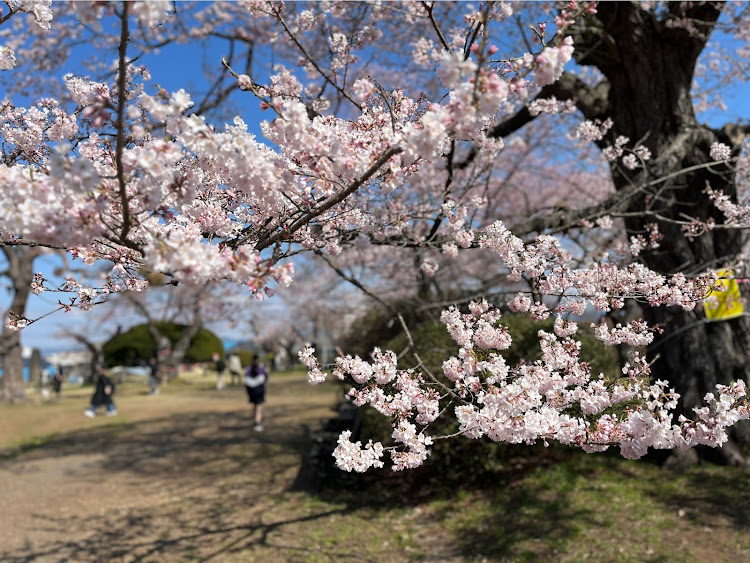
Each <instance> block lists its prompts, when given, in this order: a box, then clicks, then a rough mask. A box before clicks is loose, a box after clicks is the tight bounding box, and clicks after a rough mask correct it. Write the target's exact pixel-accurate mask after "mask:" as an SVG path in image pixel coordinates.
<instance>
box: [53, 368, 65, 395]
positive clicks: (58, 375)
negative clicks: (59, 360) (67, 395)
mask: <svg viewBox="0 0 750 563" xmlns="http://www.w3.org/2000/svg"><path fill="white" fill-rule="evenodd" d="M50 383H51V385H52V390H53V391H54V392H55V398H56V399H57V400H58V401H59V400H60V395H61V394H62V384H63V367H62V366H60V367H58V368H57V369H55V370H53V373H52V375H51V381H50Z"/></svg>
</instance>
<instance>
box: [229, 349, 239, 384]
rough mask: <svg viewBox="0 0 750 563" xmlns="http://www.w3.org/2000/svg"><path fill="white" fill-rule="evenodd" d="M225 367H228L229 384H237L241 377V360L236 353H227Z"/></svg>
mask: <svg viewBox="0 0 750 563" xmlns="http://www.w3.org/2000/svg"><path fill="white" fill-rule="evenodd" d="M227 368H229V378H230V379H229V384H230V385H235V383H236V384H237V385H239V384H240V378H241V377H242V361H241V360H240V357H239V356H238V355H237V354H229V357H228V358H227Z"/></svg>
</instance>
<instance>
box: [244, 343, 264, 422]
mask: <svg viewBox="0 0 750 563" xmlns="http://www.w3.org/2000/svg"><path fill="white" fill-rule="evenodd" d="M266 381H268V373H267V372H266V369H265V368H264V367H263V364H261V363H259V362H258V357H257V356H256V357H254V358H253V363H252V364H251V365H250V366H248V368H247V370H246V371H245V390H246V391H247V400H248V401H249V402H251V403H252V404H253V422H254V424H255V426H254V428H255V431H256V432H262V431H263V403H264V402H265V400H266Z"/></svg>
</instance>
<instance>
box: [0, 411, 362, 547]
mask: <svg viewBox="0 0 750 563" xmlns="http://www.w3.org/2000/svg"><path fill="white" fill-rule="evenodd" d="M304 409H305V407H304V406H299V407H289V408H285V409H284V411H283V414H280V415H279V417H278V420H277V421H276V423H275V424H273V425H268V426H267V428H266V430H265V431H264V432H263V433H255V432H253V429H252V426H250V424H249V417H248V412H247V410H246V409H241V410H238V411H232V412H210V411H209V412H200V413H195V414H176V415H171V416H168V417H164V418H161V419H155V420H153V419H152V420H148V421H143V422H134V423H129V424H124V425H114V426H104V427H99V428H96V429H89V430H85V431H79V432H73V433H70V434H67V435H64V436H59V437H54V438H52V439H50V440H48V441H46V442H45V443H43V444H40V445H38V446H37V447H34V448H33V449H29V450H27V451H26V452H25V453H24V454H23V456H22V458H21V457H12V456H11V457H7V458H6V459H5V460H3V461H0V468H2V469H7V470H10V471H23V470H24V469H25V468H28V467H32V466H33V465H34V463H35V462H37V463H38V462H45V461H47V462H49V461H53V460H54V461H55V462H56V463H57V462H60V463H63V460H65V459H74V458H76V457H77V456H83V458H85V459H87V460H88V461H86V463H85V465H81V466H75V465H74V466H73V468H72V470H71V471H75V472H76V474H75V475H72V477H73V478H75V479H80V480H84V481H85V480H86V479H91V489H92V490H93V491H96V487H97V485H98V484H99V483H98V481H99V480H101V476H102V474H106V475H119V476H120V479H121V480H122V481H124V482H125V483H126V485H129V486H130V487H131V488H130V490H133V487H138V488H139V492H140V493H141V494H142V496H143V498H146V499H147V501H145V502H141V501H140V500H138V499H128V498H111V497H108V495H107V492H106V490H107V489H106V488H105V489H103V490H102V492H101V493H100V494H96V493H93V499H92V503H93V504H94V506H92V507H91V511H89V512H88V513H87V514H84V515H82V514H77V515H70V514H67V515H64V516H63V515H60V516H58V515H57V514H56V513H57V511H56V510H55V509H54V507H51V509H50V510H46V509H45V510H44V511H43V513H37V514H34V515H33V516H34V521H35V522H37V523H38V525H36V526H35V528H36V530H35V531H36V532H38V533H37V536H36V537H35V541H34V545H26V546H23V547H21V548H17V549H9V548H7V547H0V560H2V561H8V562H21V561H36V560H45V561H46V560H51V561H97V560H98V561H101V560H112V559H119V560H128V561H153V560H157V559H158V558H161V557H165V556H166V557H168V558H171V559H177V560H198V561H201V560H208V559H211V558H215V557H217V556H219V555H223V556H225V557H230V558H231V554H232V553H240V552H247V550H253V549H258V548H260V549H264V548H265V549H271V548H274V545H273V542H274V541H277V540H278V537H277V536H278V534H276V532H278V530H280V529H282V528H283V527H285V526H292V525H295V524H300V523H304V522H310V521H317V520H326V519H328V518H331V517H332V516H335V515H339V514H346V513H347V512H349V510H350V509H349V508H347V507H343V508H342V507H334V508H328V507H322V508H321V509H319V510H315V511H309V510H308V511H306V512H305V513H304V514H299V513H297V514H294V513H289V512H288V513H286V514H282V515H280V516H277V515H269V513H268V512H267V511H266V509H267V508H268V507H271V506H273V505H274V501H275V499H277V498H279V497H280V496H282V495H283V494H284V492H285V491H286V490H287V489H289V483H290V480H291V479H292V478H293V473H292V474H291V475H289V471H290V469H291V470H292V472H293V471H294V469H295V468H296V467H298V466H299V463H300V459H301V458H302V457H303V456H304V455H306V453H307V451H308V450H309V446H310V430H309V428H308V427H306V426H305V425H304V424H299V423H296V424H294V423H291V421H294V420H295V419H296V418H297V417H298V416H299V414H300V412H301V411H304ZM287 419H288V420H289V421H290V423H289V424H285V420H287ZM88 454H96V456H95V457H93V458H91V457H89V455H88ZM92 459H93V460H94V461H92ZM60 508H62V507H60ZM45 534H47V536H46V537H47V538H49V539H40V538H43V537H45ZM274 534H275V535H274ZM271 536H273V538H272V539H269V537H271ZM60 537H63V538H65V539H62V540H60V539H59V538H60ZM276 547H278V546H276ZM285 549H290V550H297V551H300V553H301V556H303V557H304V553H305V552H306V551H310V553H311V554H314V553H315V552H314V550H312V551H311V550H308V549H307V548H305V547H304V546H296V547H295V546H294V545H291V546H286V548H285ZM326 556H327V557H339V556H340V557H341V558H345V557H346V554H345V553H339V554H337V553H336V552H335V551H331V550H330V549H329V550H328V551H326Z"/></svg>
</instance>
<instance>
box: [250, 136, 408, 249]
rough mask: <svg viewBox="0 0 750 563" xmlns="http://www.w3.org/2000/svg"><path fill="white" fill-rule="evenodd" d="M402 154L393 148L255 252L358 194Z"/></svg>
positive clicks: (259, 245)
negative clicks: (374, 176)
mask: <svg viewBox="0 0 750 563" xmlns="http://www.w3.org/2000/svg"><path fill="white" fill-rule="evenodd" d="M401 152H403V149H402V148H400V147H391V148H390V149H388V150H387V151H386V152H385V153H383V154H382V155H381V156H380V158H378V159H377V160H376V161H375V162H374V163H373V165H372V166H370V168H368V169H367V171H366V172H365V173H364V174H363V175H362V176H361V177H360V178H359V179H357V180H355V181H354V182H352V183H351V184H350V185H349V186H348V187H347V188H346V189H345V190H342V191H341V192H339V194H338V195H336V196H334V197H332V198H330V199H327V200H325V201H324V202H323V203H322V204H321V205H320V206H319V207H316V208H315V209H312V210H311V211H309V212H308V213H306V214H305V215H304V216H302V217H300V218H299V219H297V220H296V221H295V222H294V223H292V224H291V225H290V226H288V227H286V228H285V229H283V230H277V231H276V232H275V233H273V234H272V235H270V236H268V237H266V238H264V239H262V240H259V241H258V243H257V244H256V245H255V250H258V251H260V250H263V249H265V248H268V247H269V246H271V245H273V244H276V243H277V242H280V241H282V240H284V238H286V237H288V236H290V235H292V234H293V233H295V232H297V231H298V230H299V229H301V228H302V227H304V226H305V225H306V224H307V223H309V222H310V221H312V220H313V219H315V217H317V216H318V215H320V214H321V213H325V212H326V211H327V210H329V209H330V208H331V207H333V206H334V205H336V204H338V203H341V202H342V201H344V200H345V199H346V198H347V197H349V196H350V195H351V194H353V193H354V192H356V191H357V190H358V189H359V188H360V187H361V186H362V184H364V183H365V182H366V181H367V180H369V179H370V178H371V177H372V176H373V175H375V173H376V172H377V171H378V170H380V167H381V166H383V165H384V164H385V163H386V162H388V159H389V158H391V157H392V156H393V155H396V154H399V153H401Z"/></svg>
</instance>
